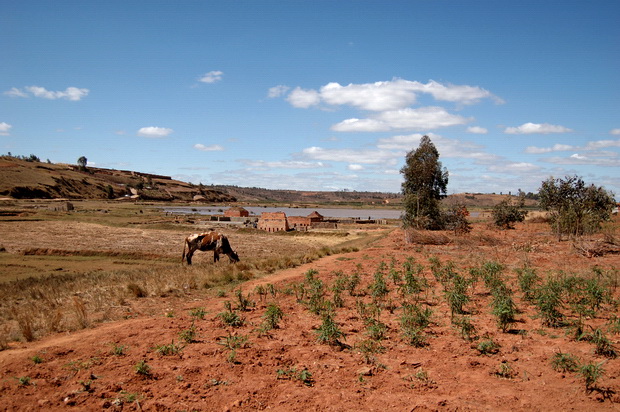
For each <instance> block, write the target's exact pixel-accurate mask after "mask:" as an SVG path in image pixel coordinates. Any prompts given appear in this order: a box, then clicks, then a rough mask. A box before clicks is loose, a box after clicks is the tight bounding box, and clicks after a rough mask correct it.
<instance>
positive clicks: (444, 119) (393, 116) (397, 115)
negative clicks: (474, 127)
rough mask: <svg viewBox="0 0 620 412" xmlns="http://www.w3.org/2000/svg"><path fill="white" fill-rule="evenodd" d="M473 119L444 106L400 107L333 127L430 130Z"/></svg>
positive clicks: (376, 129) (350, 130)
mask: <svg viewBox="0 0 620 412" xmlns="http://www.w3.org/2000/svg"><path fill="white" fill-rule="evenodd" d="M471 120H472V119H467V118H465V117H462V116H459V115H455V114H450V113H448V112H447V111H446V110H445V109H444V108H443V107H437V106H430V107H421V108H418V109H411V108H406V109H400V110H393V111H386V112H382V113H379V114H377V115H375V116H373V117H371V118H369V119H356V118H352V119H346V120H344V121H342V122H340V123H337V124H335V125H333V126H332V127H331V129H332V130H335V131H338V132H385V131H390V130H430V129H437V128H440V127H449V126H455V125H459V124H465V123H467V122H469V121H471Z"/></svg>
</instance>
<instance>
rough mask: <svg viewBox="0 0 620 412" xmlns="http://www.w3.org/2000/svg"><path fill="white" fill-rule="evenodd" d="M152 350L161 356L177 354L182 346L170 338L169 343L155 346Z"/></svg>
mask: <svg viewBox="0 0 620 412" xmlns="http://www.w3.org/2000/svg"><path fill="white" fill-rule="evenodd" d="M154 350H155V352H157V353H159V354H160V355H162V356H170V355H178V354H180V353H181V351H182V350H183V346H181V345H179V344H178V343H174V340H172V342H171V343H168V344H164V345H159V346H156V347H155V348H154Z"/></svg>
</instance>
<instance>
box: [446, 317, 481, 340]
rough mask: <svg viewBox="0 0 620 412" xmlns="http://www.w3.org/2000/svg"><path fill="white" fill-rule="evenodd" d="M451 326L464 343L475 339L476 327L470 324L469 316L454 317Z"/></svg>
mask: <svg viewBox="0 0 620 412" xmlns="http://www.w3.org/2000/svg"><path fill="white" fill-rule="evenodd" d="M452 324H453V325H454V327H455V328H456V329H457V330H458V331H459V333H460V335H461V337H462V338H463V339H465V340H466V341H470V342H471V341H473V340H475V339H476V327H475V326H474V324H473V323H471V318H470V317H469V316H460V317H455V318H453V319H452Z"/></svg>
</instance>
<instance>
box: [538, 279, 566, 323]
mask: <svg viewBox="0 0 620 412" xmlns="http://www.w3.org/2000/svg"><path fill="white" fill-rule="evenodd" d="M562 291H563V286H562V283H561V282H560V281H558V280H555V279H548V280H547V282H546V283H545V284H543V285H542V286H541V287H540V288H539V289H538V291H537V293H536V306H537V307H538V310H539V311H540V316H541V317H542V319H543V323H544V324H545V325H547V326H551V327H554V328H555V327H559V326H561V325H562V322H563V320H564V315H563V314H562V312H560V309H561V308H562V306H563V302H562Z"/></svg>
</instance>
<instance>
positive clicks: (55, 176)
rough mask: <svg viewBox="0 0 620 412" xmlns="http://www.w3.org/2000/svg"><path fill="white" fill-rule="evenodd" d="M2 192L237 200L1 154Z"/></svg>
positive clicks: (167, 181)
mask: <svg viewBox="0 0 620 412" xmlns="http://www.w3.org/2000/svg"><path fill="white" fill-rule="evenodd" d="M0 196H8V197H12V198H15V199H36V198H41V199H56V198H66V199H142V200H159V201H193V200H197V199H199V200H202V201H206V202H234V201H236V199H235V197H234V196H231V195H229V194H227V193H225V192H221V191H218V190H215V189H209V188H206V187H204V186H196V185H192V184H190V183H185V182H181V181H178V180H173V179H171V178H170V177H169V176H159V175H153V174H148V173H140V172H133V171H126V170H113V169H101V168H96V167H87V168H86V169H84V170H81V169H80V168H79V167H78V166H76V165H69V164H53V163H43V162H37V161H31V160H25V159H18V158H15V157H11V156H2V157H0Z"/></svg>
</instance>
